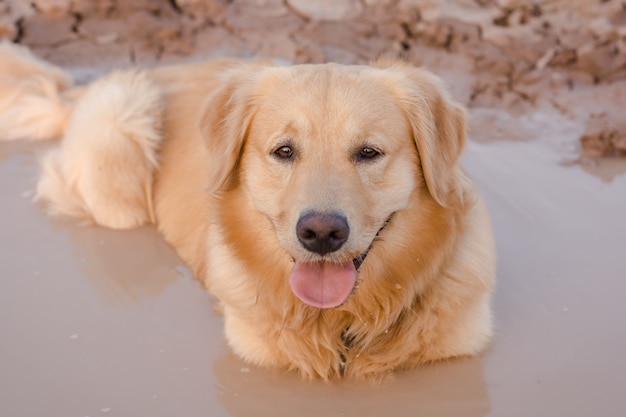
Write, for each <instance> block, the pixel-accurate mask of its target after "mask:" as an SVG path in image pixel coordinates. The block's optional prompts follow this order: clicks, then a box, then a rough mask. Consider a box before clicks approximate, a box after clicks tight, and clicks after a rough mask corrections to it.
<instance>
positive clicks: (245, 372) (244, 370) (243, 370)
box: [241, 368, 250, 374]
mask: <svg viewBox="0 0 626 417" xmlns="http://www.w3.org/2000/svg"><path fill="white" fill-rule="evenodd" d="M241 372H243V373H244V374H247V373H249V372H250V368H241Z"/></svg>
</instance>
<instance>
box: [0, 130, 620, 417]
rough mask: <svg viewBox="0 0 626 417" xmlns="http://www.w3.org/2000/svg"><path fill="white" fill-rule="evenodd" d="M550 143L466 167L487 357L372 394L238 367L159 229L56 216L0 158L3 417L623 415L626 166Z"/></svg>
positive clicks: (487, 149)
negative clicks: (494, 270) (493, 250)
mask: <svg viewBox="0 0 626 417" xmlns="http://www.w3.org/2000/svg"><path fill="white" fill-rule="evenodd" d="M544 136H545V137H542V136H539V137H538V138H537V139H535V140H532V141H529V142H489V143H478V142H471V143H470V145H469V147H468V151H467V154H466V158H465V165H466V167H467V170H468V172H469V173H470V175H471V176H472V177H473V178H474V180H475V181H476V183H477V184H478V186H479V187H480V188H481V190H482V193H483V195H484V197H485V199H486V201H487V203H488V205H489V207H490V210H491V213H492V217H493V222H494V227H495V232H496V238H497V242H498V252H499V273H498V277H499V278H498V279H499V281H498V287H497V293H496V296H495V300H494V308H495V313H496V317H497V327H498V334H497V336H496V338H495V340H494V343H493V344H492V346H491V348H490V349H489V350H488V351H487V352H486V353H485V354H484V355H482V356H481V357H478V358H472V359H462V360H456V361H451V362H448V363H442V364H436V365H432V366H428V367H424V368H422V369H420V370H417V371H414V372H406V373H402V374H400V375H398V377H397V378H396V380H395V381H393V382H390V383H388V384H385V385H382V386H375V387H372V386H368V385H363V384H354V383H349V382H342V383H336V384H332V385H326V384H323V383H309V382H301V381H300V380H299V379H298V378H297V377H296V376H294V375H285V374H282V373H279V372H271V371H265V370H261V369H258V368H255V367H252V366H249V365H246V364H244V363H243V362H241V361H240V360H238V359H237V358H235V357H233V356H232V355H231V354H230V353H228V350H227V348H226V347H225V343H224V340H223V337H222V323H221V318H220V317H219V316H217V315H216V314H214V313H213V310H212V306H211V299H210V296H208V295H207V294H206V293H205V292H204V290H203V289H202V288H201V287H200V285H198V284H197V283H196V282H195V281H194V280H193V279H192V278H191V277H190V275H189V273H188V271H187V269H186V268H185V267H184V266H183V265H182V264H181V262H180V260H179V259H178V258H177V256H176V255H175V254H174V253H173V251H172V250H171V249H170V248H169V247H167V245H165V244H164V243H163V241H162V240H161V239H160V238H159V236H158V235H157V233H156V232H155V231H154V230H153V229H152V228H143V229H140V230H136V231H132V232H113V231H109V230H104V229H100V228H95V227H87V228H85V227H80V226H78V225H76V224H74V223H72V222H67V221H58V220H51V219H49V218H47V217H46V216H45V215H43V214H42V212H41V210H40V209H39V208H38V207H37V206H36V205H34V204H32V203H31V202H30V198H29V196H30V193H29V190H32V189H33V188H34V184H35V182H36V177H37V171H38V168H37V163H36V159H35V157H34V156H32V155H31V154H30V153H28V152H24V150H23V149H19V148H18V149H16V147H15V146H12V145H7V144H0V213H1V215H0V231H1V232H0V248H2V250H0V270H1V271H2V273H1V275H0V358H1V359H0V375H1V376H0V415H2V416H14V417H18V416H41V415H44V416H48V417H56V416H59V417H60V416H64V417H67V416H92V417H93V416H99V415H106V416H151V417H158V416H174V415H177V416H207V415H210V416H295V415H298V416H361V417H364V416H383V415H394V416H415V415H428V416H450V415H455V416H485V415H494V416H502V415H506V416H530V415H532V416H542V415H545V416H548V415H550V416H564V415H567V416H589V415H602V416H618V415H624V413H625V412H626V398H625V397H624V395H623V387H624V386H626V362H625V361H624V360H623V352H624V350H625V349H626V330H625V327H624V323H623V320H624V317H626V303H624V302H623V295H624V294H625V293H626V280H625V279H624V278H626V257H625V256H624V254H625V253H626V217H625V213H626V175H624V174H623V172H624V170H625V167H624V164H623V163H620V162H619V161H618V162H616V161H613V162H614V165H616V166H613V167H609V168H607V167H604V168H603V169H605V170H606V169H608V171H609V172H608V173H607V172H604V171H603V174H602V175H603V177H598V176H595V175H593V174H590V173H589V172H587V171H586V170H585V169H583V168H582V167H581V166H578V165H574V166H564V165H563V164H562V162H563V159H564V155H565V154H566V152H565V151H563V150H562V149H561V148H560V147H559V144H558V141H557V142H555V140H554V137H553V135H552V134H551V132H546V133H544ZM620 173H621V174H620Z"/></svg>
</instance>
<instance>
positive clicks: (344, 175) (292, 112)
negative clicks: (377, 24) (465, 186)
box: [205, 65, 463, 307]
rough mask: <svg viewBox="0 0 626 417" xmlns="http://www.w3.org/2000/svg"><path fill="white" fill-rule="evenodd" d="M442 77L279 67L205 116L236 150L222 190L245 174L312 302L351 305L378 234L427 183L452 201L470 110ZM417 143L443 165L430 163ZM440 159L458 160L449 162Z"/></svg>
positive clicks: (299, 291) (303, 294)
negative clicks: (453, 99) (455, 99)
mask: <svg viewBox="0 0 626 417" xmlns="http://www.w3.org/2000/svg"><path fill="white" fill-rule="evenodd" d="M402 68H403V67H402ZM413 71H416V70H413ZM419 75H425V73H424V74H422V73H419ZM433 82H434V81H433V79H432V78H429V76H425V77H424V80H422V81H418V82H417V83H416V82H415V81H414V80H412V79H411V78H410V77H405V76H404V75H403V73H402V71H400V70H396V72H393V71H391V70H385V69H380V68H373V67H345V66H338V65H325V66H297V67H290V68H272V69H269V70H267V71H265V73H264V74H262V75H259V76H258V78H256V79H255V80H253V81H247V82H242V83H241V85H240V86H239V87H231V89H230V90H229V91H228V92H227V93H226V95H227V96H228V98H227V99H225V98H224V97H222V100H226V101H223V105H224V106H225V107H226V108H229V107H230V110H227V111H228V114H226V115H222V116H218V120H215V119H213V120H205V123H208V124H210V123H219V128H220V129H221V130H220V131H216V132H209V135H210V134H213V135H215V136H214V138H217V137H219V136H220V135H221V136H223V137H224V136H225V137H226V138H225V139H222V140H228V141H231V142H229V144H230V145H231V146H232V148H230V149H229V150H227V151H226V154H225V155H224V159H225V167H218V168H217V169H216V172H217V171H219V172H218V173H217V174H214V176H216V177H217V178H216V181H217V183H221V184H224V187H228V186H229V182H232V178H233V177H234V176H236V178H237V181H236V182H237V184H238V185H237V186H239V187H243V188H244V189H245V192H246V195H247V196H248V198H249V199H250V202H251V204H252V205H253V206H254V208H255V209H256V210H257V211H259V212H260V213H262V214H263V215H264V216H265V217H266V218H267V219H268V220H269V222H270V223H271V225H272V226H273V229H274V232H275V235H276V240H277V242H278V243H279V245H280V246H281V248H282V249H283V250H284V251H285V252H286V253H287V254H288V255H289V256H290V257H291V258H292V259H293V261H294V268H293V272H292V273H291V276H290V278H289V281H290V284H291V288H292V290H293V292H294V294H295V295H296V296H298V297H299V298H300V299H301V300H302V301H304V302H305V303H307V304H310V305H313V306H316V307H335V306H338V305H340V304H342V303H343V302H344V301H345V300H346V299H347V298H348V296H349V295H350V293H351V292H352V290H353V287H354V285H355V282H356V277H357V274H358V268H359V266H360V264H361V262H363V260H364V259H365V257H366V255H367V253H368V251H369V250H370V248H371V247H372V245H373V244H374V240H375V239H376V237H377V235H378V234H379V233H380V232H381V231H382V230H383V229H384V227H385V225H386V224H387V222H388V221H390V219H391V218H392V217H393V214H394V213H395V212H397V211H400V210H403V209H405V208H406V207H407V205H408V204H409V201H410V199H411V198H415V197H416V195H419V194H420V193H419V191H420V190H424V189H425V188H426V186H427V185H426V184H428V188H429V191H430V193H431V194H432V196H433V198H435V199H436V200H441V201H440V203H441V204H442V205H444V204H448V201H447V200H448V199H450V198H451V197H450V196H451V195H454V194H455V190H454V189H452V190H451V189H449V187H450V185H451V184H452V183H456V182H457V180H456V179H455V178H452V179H450V178H449V177H450V176H451V174H449V173H447V172H448V171H449V172H453V171H454V170H455V166H454V164H455V163H456V158H457V157H458V152H459V151H460V148H461V146H462V140H463V133H462V130H463V120H462V119H463V113H462V111H460V110H458V108H456V107H455V106H454V105H453V104H451V103H448V102H447V101H446V99H445V97H443V96H442V95H441V92H440V91H439V90H438V88H439V87H438V86H437V85H434V84H433ZM421 83H424V84H426V83H430V84H428V85H422V84H421ZM416 84H417V87H418V88H417V89H416V90H415V91H406V90H409V89H410V88H411V86H414V87H415V85H416ZM435 84H436V83H435ZM429 95H432V97H430V96H429ZM209 113H210V114H213V112H209ZM437 113H439V114H437ZM220 117H221V119H220ZM459 118H460V119H461V120H456V119H459ZM459 129H460V130H459ZM444 130H447V131H444ZM420 143H421V146H419V144H420ZM209 146H210V147H211V148H213V149H214V150H220V149H223V148H224V146H225V144H224V143H222V144H219V143H213V142H212V139H209ZM418 146H419V147H423V148H424V149H422V150H421V152H430V153H432V154H436V158H435V159H433V158H429V157H426V158H423V157H422V158H420V156H419V153H418ZM448 148H449V149H448ZM442 152H443V153H446V154H449V153H454V154H455V155H452V157H451V158H450V161H451V162H446V161H445V160H442V158H443V159H445V157H442V156H441V153H442ZM420 159H421V161H420ZM444 165H449V166H444ZM219 168H221V170H220V169H219ZM420 168H421V169H420ZM426 170H428V171H426ZM440 171H441V172H443V174H442V173H441V172H440ZM438 175H439V176H441V178H437V176H438ZM431 184H432V185H431ZM454 187H455V186H453V188H454ZM422 194H424V193H422Z"/></svg>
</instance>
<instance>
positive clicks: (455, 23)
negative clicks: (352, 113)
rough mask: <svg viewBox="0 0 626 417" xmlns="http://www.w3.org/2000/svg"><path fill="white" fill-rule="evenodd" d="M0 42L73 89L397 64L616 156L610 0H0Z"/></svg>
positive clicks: (619, 143)
mask: <svg viewBox="0 0 626 417" xmlns="http://www.w3.org/2000/svg"><path fill="white" fill-rule="evenodd" d="M0 38H6V39H9V40H12V41H14V42H19V43H22V44H24V45H28V46H29V47H31V48H32V49H33V50H34V51H35V52H36V53H37V54H38V55H40V56H42V57H43V58H45V59H48V60H50V61H52V62H54V63H56V64H59V65H61V66H64V67H72V68H73V69H74V72H75V74H76V76H77V77H78V78H79V79H80V78H81V77H82V78H84V79H87V78H89V77H91V76H93V74H94V73H97V72H98V71H100V72H101V71H104V70H107V69H110V68H113V67H120V66H128V65H139V66H152V65H156V64H160V63H171V62H180V61H185V60H190V59H201V58H212V57H220V56H241V57H248V58H252V57H269V58H273V59H276V60H278V61H280V62H283V63H319V62H326V61H335V62H340V63H350V64H352V63H367V62H369V61H371V60H372V59H375V58H376V57H379V56H401V57H404V58H405V59H407V60H409V61H411V62H413V63H415V64H418V65H423V66H426V67H428V68H430V69H432V70H434V71H435V72H437V73H438V74H439V75H441V76H443V77H444V78H445V79H446V81H448V84H449V85H450V86H451V88H452V90H453V91H454V93H455V95H456V97H457V98H458V99H459V100H461V101H462V102H464V103H465V104H466V105H469V106H471V107H480V108H490V107H497V108H499V109H501V108H506V109H507V110H508V111H509V112H511V113H513V114H515V115H519V114H521V113H527V112H528V110H529V108H530V109H536V108H541V109H542V111H548V112H549V111H556V112H557V113H559V114H560V115H563V116H565V117H566V118H573V119H575V120H576V121H578V122H580V124H581V129H580V130H581V131H580V132H577V133H576V135H575V136H577V137H576V138H574V139H575V142H576V145H577V146H580V148H581V149H582V151H584V152H583V153H584V156H585V157H592V158H593V157H598V156H613V155H619V154H622V155H623V154H625V153H626V133H625V132H626V128H625V127H626V125H625V124H624V122H623V120H622V119H623V117H621V113H622V109H623V108H624V100H625V99H624V95H626V89H625V84H626V3H625V2H624V1H622V0H578V1H570V0H535V1H524V0H378V1H377V0H317V1H310V0H134V1H124V0H34V1H29V0H0ZM81 69H82V71H81ZM616 96H617V97H616ZM590 102H593V103H592V104H591V103H590ZM476 117H478V116H476ZM476 117H475V118H474V119H473V120H474V121H475V123H474V125H480V124H482V123H483V122H484V121H485V120H486V121H488V122H490V125H492V126H495V129H486V130H484V129H483V130H480V131H477V132H476V135H475V136H476V137H477V138H479V139H481V140H488V139H494V138H495V139H500V138H503V137H504V138H506V139H523V140H526V139H528V137H526V135H527V134H528V132H519V131H518V129H517V128H515V129H512V131H509V130H511V129H506V126H505V127H504V129H505V131H502V129H503V126H500V125H501V124H504V125H506V124H507V123H506V122H505V121H504V122H503V121H501V120H500V118H496V119H498V120H496V122H499V123H496V124H495V125H494V123H493V122H494V121H493V120H492V119H494V117H493V115H488V114H484V112H483V114H481V117H479V118H476ZM485 118H486V119H485ZM483 119H485V120H483ZM520 135H522V136H524V137H519V136H520ZM574 159H576V158H574Z"/></svg>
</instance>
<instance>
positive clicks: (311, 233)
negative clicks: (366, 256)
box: [296, 211, 350, 255]
mask: <svg viewBox="0 0 626 417" xmlns="http://www.w3.org/2000/svg"><path fill="white" fill-rule="evenodd" d="M296 235H297V236H298V240H299V241H300V243H302V246H304V247H305V248H306V249H308V250H310V251H311V252H315V253H319V254H320V255H326V254H327V253H330V252H334V251H336V250H338V249H339V248H340V247H341V246H342V245H343V244H344V243H346V240H348V236H349V235H350V226H348V220H347V219H346V218H345V216H343V215H341V214H338V213H320V212H318V211H309V212H307V213H304V214H302V215H301V216H300V219H298V224H297V225H296Z"/></svg>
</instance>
